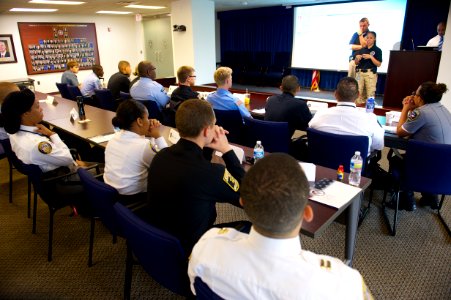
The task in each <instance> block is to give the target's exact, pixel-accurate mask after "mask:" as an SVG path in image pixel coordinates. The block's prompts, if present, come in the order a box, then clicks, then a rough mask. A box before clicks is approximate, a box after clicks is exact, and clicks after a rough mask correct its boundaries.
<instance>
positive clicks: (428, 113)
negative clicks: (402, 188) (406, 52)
mask: <svg viewBox="0 0 451 300" xmlns="http://www.w3.org/2000/svg"><path fill="white" fill-rule="evenodd" d="M447 90H448V89H447V87H446V84H444V83H438V84H437V83H434V82H431V81H428V82H424V83H422V84H421V85H420V86H419V87H418V89H417V90H416V91H415V92H413V93H412V95H411V96H407V97H405V98H404V99H403V101H402V104H403V107H402V111H401V116H400V118H399V123H398V126H397V128H396V133H397V134H398V136H399V137H410V138H411V139H413V140H419V141H424V142H428V143H438V144H451V113H450V112H449V110H448V109H447V108H446V107H445V106H444V105H443V104H442V103H440V100H441V99H442V96H443V94H444V93H445V92H446V91H447ZM425 155H427V153H425ZM402 164H403V161H402V158H400V157H399V156H394V157H393V158H390V167H391V168H393V169H397V170H402ZM401 176H402V175H401ZM406 194H407V196H404V197H400V203H399V207H400V209H406V210H410V211H411V210H414V209H415V207H416V204H415V199H414V197H413V193H411V192H408V191H407V192H406ZM401 196H403V193H401ZM419 204H420V205H422V206H430V207H431V208H433V209H437V208H438V206H439V199H438V196H437V195H433V194H428V193H422V198H421V199H420V202H419Z"/></svg>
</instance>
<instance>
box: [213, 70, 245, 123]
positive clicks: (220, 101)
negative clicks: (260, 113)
mask: <svg viewBox="0 0 451 300" xmlns="http://www.w3.org/2000/svg"><path fill="white" fill-rule="evenodd" d="M214 79H215V82H216V85H217V86H218V89H217V90H216V92H213V93H211V94H209V95H208V96H207V101H208V102H210V103H211V105H212V106H213V109H217V110H239V111H240V114H241V116H243V117H249V118H251V114H250V112H249V110H247V108H246V106H245V105H244V102H243V101H241V100H240V99H238V98H236V97H235V96H233V94H232V93H231V92H229V89H230V88H231V87H232V69H231V68H228V67H219V68H218V69H217V70H216V71H215V73H214Z"/></svg>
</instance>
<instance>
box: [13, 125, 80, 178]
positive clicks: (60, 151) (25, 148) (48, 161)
mask: <svg viewBox="0 0 451 300" xmlns="http://www.w3.org/2000/svg"><path fill="white" fill-rule="evenodd" d="M36 129H37V127H31V126H24V125H21V126H20V130H19V131H18V132H17V133H15V134H11V135H10V136H9V140H10V142H11V148H12V150H13V151H14V153H16V156H17V158H19V159H20V160H21V161H22V162H24V163H25V164H34V165H38V166H39V167H40V168H41V170H42V172H44V173H45V172H48V171H51V170H55V169H57V168H59V167H73V166H75V165H76V164H75V161H74V160H73V158H72V155H71V154H70V151H69V148H68V147H67V146H66V144H64V142H63V141H62V140H61V139H60V137H59V136H58V134H56V133H55V134H52V135H51V136H50V138H48V137H46V136H43V135H40V134H37V133H35V130H36ZM49 146H50V147H49ZM46 150H47V151H50V152H49V153H48V154H46V153H45V152H46Z"/></svg>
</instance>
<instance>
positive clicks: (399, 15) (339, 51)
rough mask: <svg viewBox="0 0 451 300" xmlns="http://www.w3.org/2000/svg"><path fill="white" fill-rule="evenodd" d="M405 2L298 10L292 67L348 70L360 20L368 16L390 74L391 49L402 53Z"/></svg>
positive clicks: (383, 67) (395, 0)
mask: <svg viewBox="0 0 451 300" xmlns="http://www.w3.org/2000/svg"><path fill="white" fill-rule="evenodd" d="M405 7H406V0H385V1H367V2H353V3H341V4H328V5H315V6H301V7H296V8H295V14H294V18H295V20H294V26H295V28H294V37H293V57H292V67H295V68H306V69H319V70H335V71H346V70H348V62H349V56H350V55H351V46H350V45H349V42H350V40H351V37H352V35H353V34H354V32H356V31H357V30H358V29H359V20H360V19H361V18H363V17H367V18H368V19H369V21H370V26H369V29H370V30H371V31H375V32H376V34H377V38H376V45H377V46H378V47H379V48H381V49H382V57H383V59H382V60H383V61H382V65H381V67H379V68H378V72H387V67H388V59H389V55H390V50H399V45H400V42H401V36H402V27H403V24H404V15H405Z"/></svg>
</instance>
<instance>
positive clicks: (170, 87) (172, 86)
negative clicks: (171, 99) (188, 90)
mask: <svg viewBox="0 0 451 300" xmlns="http://www.w3.org/2000/svg"><path fill="white" fill-rule="evenodd" d="M176 88H178V86H176V85H170V86H169V88H168V91H167V94H168V96H171V94H172V92H173V91H174V90H175V89H176Z"/></svg>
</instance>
